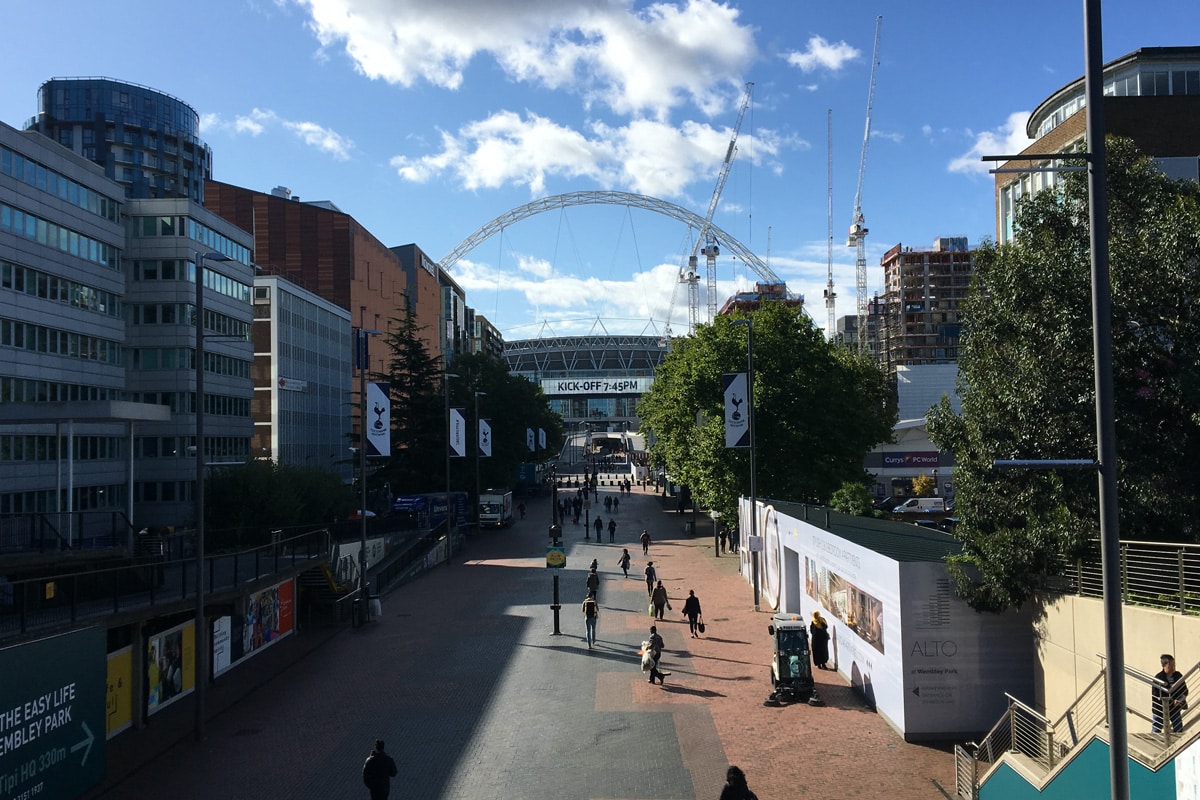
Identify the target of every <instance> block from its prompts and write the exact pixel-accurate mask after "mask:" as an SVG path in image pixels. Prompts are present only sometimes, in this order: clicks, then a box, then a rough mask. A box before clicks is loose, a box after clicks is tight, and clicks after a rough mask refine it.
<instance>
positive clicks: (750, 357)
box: [733, 318, 762, 611]
mask: <svg viewBox="0 0 1200 800" xmlns="http://www.w3.org/2000/svg"><path fill="white" fill-rule="evenodd" d="M733 324H734V325H745V326H746V427H747V428H748V429H749V431H750V541H751V542H757V540H758V484H757V482H756V481H757V477H756V474H755V452H754V322H753V321H752V320H750V319H749V318H747V319H735V320H734V321H733ZM753 547H754V545H751V554H752V555H753V560H751V562H750V569H751V572H752V574H753V576H754V610H755V611H758V580H759V578H758V571H759V561H760V560H761V559H762V550H761V549H759V550H754V549H753Z"/></svg>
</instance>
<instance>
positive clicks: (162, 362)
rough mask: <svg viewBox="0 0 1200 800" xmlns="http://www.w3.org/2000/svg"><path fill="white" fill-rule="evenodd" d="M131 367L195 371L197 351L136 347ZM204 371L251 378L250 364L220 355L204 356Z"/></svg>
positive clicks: (210, 354) (178, 348)
mask: <svg viewBox="0 0 1200 800" xmlns="http://www.w3.org/2000/svg"><path fill="white" fill-rule="evenodd" d="M130 352H131V354H132V355H131V359H130V367H131V369H135V370H155V369H195V367H196V351H195V350H194V349H192V348H190V347H134V348H132V349H131V350H130ZM204 371H205V372H211V373H212V374H214V375H228V376H230V377H233V378H247V379H248V378H249V377H250V362H249V361H245V360H243V359H240V358H232V357H231V356H226V355H222V354H220V353H209V352H205V354H204Z"/></svg>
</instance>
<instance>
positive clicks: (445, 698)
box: [92, 490, 953, 800]
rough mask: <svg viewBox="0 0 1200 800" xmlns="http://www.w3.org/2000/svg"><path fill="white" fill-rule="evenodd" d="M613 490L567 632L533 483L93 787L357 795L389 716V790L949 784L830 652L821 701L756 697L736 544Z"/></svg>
mask: <svg viewBox="0 0 1200 800" xmlns="http://www.w3.org/2000/svg"><path fill="white" fill-rule="evenodd" d="M621 498H622V499H621V508H620V511H619V513H617V514H616V517H617V519H618V522H619V527H618V531H617V544H615V545H610V544H607V543H604V544H597V543H596V542H595V540H594V539H593V540H590V541H584V540H583V528H582V524H581V525H580V527H578V528H575V527H574V526H572V525H571V524H570V522H569V521H568V524H567V526H566V528H567V530H566V542H567V544H568V568H567V569H564V570H561V571H558V572H559V578H560V588H561V596H562V603H563V609H562V617H561V626H560V627H561V631H562V635H560V636H554V635H552V631H553V624H552V617H551V612H550V610H549V608H548V606H549V605H550V602H551V583H552V577H553V573H552V571H550V570H547V569H546V568H545V558H544V556H545V545H546V542H547V539H546V536H545V531H546V526H547V524H548V522H549V507H550V504H549V501H548V499H547V498H539V499H535V500H533V501H531V502H528V506H529V514H528V518H527V519H526V520H524V521H520V522H518V523H517V524H516V525H515V527H514V528H513V529H512V530H509V531H501V532H494V533H485V534H480V535H475V536H473V537H472V538H471V539H470V543H469V546H468V549H467V551H466V552H465V553H464V554H462V556H461V557H459V558H456V559H455V563H454V564H453V565H452V566H448V567H440V568H438V569H436V570H435V571H433V572H432V573H430V574H428V575H426V576H425V577H423V578H421V579H420V580H418V581H416V582H414V583H411V584H408V585H406V586H403V587H401V588H400V589H398V590H397V591H395V592H393V593H391V594H390V595H388V596H387V597H386V598H385V599H384V615H383V618H382V619H381V620H379V621H377V622H374V623H372V624H370V625H368V626H366V627H364V628H361V629H356V630H352V629H350V628H348V627H341V628H321V629H312V630H308V631H304V632H302V633H300V634H299V635H297V636H294V637H289V638H288V639H284V640H282V641H281V642H280V643H279V644H277V645H275V646H273V647H271V648H269V649H268V650H267V651H266V652H265V653H263V654H262V655H261V656H258V657H256V658H254V659H252V660H251V661H250V662H249V663H248V664H246V665H245V666H241V667H238V668H236V669H235V670H233V671H231V672H230V673H228V674H226V675H225V676H222V678H221V679H220V681H219V683H218V685H217V686H216V687H214V688H213V689H212V690H211V691H210V693H209V700H210V708H211V710H212V713H213V716H212V718H211V719H210V720H209V722H208V726H207V732H208V736H207V739H206V740H205V742H204V743H202V744H197V743H195V742H194V740H193V739H192V737H191V736H190V730H191V725H192V712H191V708H190V707H188V704H187V703H180V704H177V705H178V707H172V708H169V709H167V710H165V711H164V712H162V713H161V714H159V715H156V716H155V717H154V718H152V720H151V724H150V725H149V727H148V728H147V729H146V730H144V731H140V732H130V733H126V734H123V735H122V736H121V737H118V739H116V740H114V741H113V742H110V743H109V776H108V780H107V782H106V784H105V785H104V786H103V787H100V788H99V789H98V790H97V791H96V792H94V793H93V794H92V796H93V797H104V798H140V797H171V798H179V800H186V798H220V800H237V798H255V799H256V800H258V799H260V798H289V799H291V798H294V799H295V800H304V799H305V798H313V799H314V800H318V799H319V800H331V798H362V797H365V796H366V791H365V789H364V788H363V787H362V785H361V783H360V780H359V774H358V773H359V769H360V766H361V763H362V760H363V758H364V757H365V756H366V753H367V750H368V749H369V747H370V744H371V742H372V740H374V739H375V738H376V737H377V736H379V737H382V738H384V739H386V740H387V742H388V749H389V751H390V752H391V753H392V754H393V755H394V756H395V757H396V759H397V762H398V763H399V764H400V765H401V776H400V779H399V781H398V782H397V783H396V784H394V786H393V791H392V797H394V798H429V799H430V800H433V799H435V798H446V799H447V800H450V799H451V798H454V800H494V799H495V798H506V797H519V798H546V799H547V800H549V799H551V798H553V799H554V800H558V799H559V798H562V799H563V800H573V799H574V798H578V799H579V800H623V799H629V800H633V799H635V798H636V799H638V800H686V799H687V798H697V799H698V800H707V799H708V798H712V800H715V798H716V797H717V796H718V795H719V794H720V790H721V785H722V783H723V781H724V772H725V768H726V766H728V765H729V764H731V763H732V764H738V765H739V766H741V767H742V768H743V769H744V770H745V771H746V774H747V776H748V777H749V781H750V785H751V788H753V789H754V790H755V792H756V793H757V794H758V796H759V797H760V798H762V800H781V799H782V798H813V800H827V799H828V800H834V799H835V798H836V799H838V800H840V799H841V798H888V800H918V798H919V799H921V800H925V799H926V798H929V799H930V800H939V799H940V798H942V797H943V796H944V794H943V792H941V791H940V790H939V784H940V786H944V787H947V788H949V787H952V785H953V783H952V779H953V764H952V760H951V756H950V755H949V752H948V749H947V748H937V747H926V746H920V745H911V744H906V743H905V742H904V741H903V740H902V739H901V738H900V736H899V735H898V734H897V733H896V732H895V731H893V730H892V729H891V728H890V727H889V726H888V724H887V723H886V722H885V721H884V720H883V719H882V718H880V717H879V716H878V715H876V714H874V713H873V712H871V711H869V710H868V709H866V708H865V706H864V705H863V703H862V702H861V701H860V700H859V699H858V697H857V696H856V695H855V694H854V693H853V692H852V691H851V690H850V689H849V688H848V686H847V683H846V681H845V680H844V679H843V678H842V677H841V676H840V675H838V674H835V673H832V672H820V671H818V673H817V681H818V683H819V688H820V694H821V697H822V698H823V699H824V700H825V703H826V705H825V706H824V707H811V706H807V705H797V706H790V707H789V706H785V707H782V708H770V707H765V706H763V704H762V701H763V699H764V698H765V697H766V695H767V694H768V692H769V691H770V685H769V677H768V676H769V668H768V664H769V662H770V639H769V637H768V636H767V631H766V628H767V625H768V623H769V618H770V614H769V613H768V612H767V611H766V610H763V611H762V612H757V613H756V612H755V611H753V609H752V606H751V596H750V589H749V587H748V585H747V583H746V582H745V581H744V580H743V579H742V577H741V576H740V575H738V573H737V560H736V559H735V558H732V557H725V558H714V557H713V547H712V540H711V536H699V537H696V538H694V539H693V538H688V537H686V536H685V535H684V531H683V521H684V520H685V519H690V517H679V516H677V515H676V514H675V513H674V511H673V508H672V509H666V508H665V507H664V506H663V504H662V502H661V501H660V500H659V499H658V498H657V497H655V496H654V495H653V494H645V493H643V492H641V491H638V490H635V491H634V492H633V494H632V496H630V495H622V496H621ZM601 514H602V516H604V521H605V522H606V523H607V521H608V515H606V514H604V513H603V511H602V510H601ZM642 528H647V529H648V530H649V531H650V533H651V535H652V537H653V538H654V540H655V541H654V543H653V544H652V545H651V548H650V556H649V558H650V559H651V560H653V561H654V562H655V565H656V567H657V568H658V574H659V578H660V579H661V580H663V582H664V585H665V586H667V588H668V590H669V592H670V595H671V598H672V599H671V604H672V605H673V606H674V609H675V610H674V612H669V613H668V617H667V619H666V620H665V621H664V622H663V623H660V625H659V629H660V632H661V633H662V634H663V637H664V639H665V640H666V653H665V655H664V668H665V669H667V670H670V671H671V673H672V675H671V676H670V677H668V678H667V682H666V686H664V687H659V686H651V685H650V684H649V683H647V681H646V678H645V676H644V675H643V673H642V672H641V671H640V668H639V665H638V656H637V652H636V651H637V649H638V647H639V645H640V643H641V641H642V640H643V639H644V638H646V635H647V631H648V628H649V625H650V624H651V622H652V620H651V619H650V618H649V617H648V616H647V613H646V604H647V599H646V586H645V581H644V580H643V579H642V568H643V567H644V565H645V560H646V559H645V558H644V557H643V556H642V554H641V547H640V545H638V544H637V542H636V539H637V536H638V534H639V533H640V531H641V529H642ZM701 533H702V534H708V533H709V530H708V528H707V527H706V524H705V521H704V518H703V517H701ZM606 538H607V533H606ZM622 546H625V547H628V548H629V551H630V553H631V555H632V556H633V567H632V569H631V570H630V572H631V576H630V578H628V579H624V578H622V576H621V571H620V569H619V567H618V566H617V563H616V562H617V558H618V556H619V555H620V552H621V547H622ZM593 558H596V559H597V560H598V561H599V562H600V572H601V574H602V583H601V588H600V605H601V616H600V620H599V631H598V641H597V647H596V649H595V650H591V651H589V650H588V649H587V646H586V644H585V642H584V640H583V618H582V614H581V613H580V610H579V603H580V602H581V601H582V599H583V596H584V591H585V587H584V578H585V573H586V568H587V565H588V563H589V562H590V561H591V560H592V559H593ZM688 589H695V591H696V595H697V596H698V597H699V598H700V600H701V603H702V605H703V608H704V619H705V621H706V623H707V625H708V630H707V632H706V634H705V635H704V636H703V637H702V638H699V639H693V638H691V637H690V636H689V634H688V627H687V622H686V620H684V618H683V617H682V616H681V614H680V610H681V609H682V607H683V600H684V598H685V597H686V596H687V591H688ZM280 670H282V672H279V671H280ZM277 672H278V673H279V674H275V673H277ZM272 675H274V677H272Z"/></svg>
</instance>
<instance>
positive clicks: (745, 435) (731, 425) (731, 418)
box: [721, 372, 750, 447]
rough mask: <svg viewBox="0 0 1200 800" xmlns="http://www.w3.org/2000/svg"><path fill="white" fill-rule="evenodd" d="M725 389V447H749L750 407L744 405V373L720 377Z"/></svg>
mask: <svg viewBox="0 0 1200 800" xmlns="http://www.w3.org/2000/svg"><path fill="white" fill-rule="evenodd" d="M721 385H722V386H723V387H724V389H725V446H726V447H749V446H750V421H749V418H748V415H749V413H750V407H749V406H747V405H746V395H747V392H746V388H747V384H746V373H744V372H727V373H725V374H724V375H722V376H721Z"/></svg>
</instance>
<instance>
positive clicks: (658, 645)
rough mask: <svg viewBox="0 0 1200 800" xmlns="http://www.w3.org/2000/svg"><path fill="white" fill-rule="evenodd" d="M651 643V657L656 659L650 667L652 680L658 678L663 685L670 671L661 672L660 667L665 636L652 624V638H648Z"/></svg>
mask: <svg viewBox="0 0 1200 800" xmlns="http://www.w3.org/2000/svg"><path fill="white" fill-rule="evenodd" d="M647 641H648V642H649V643H650V657H651V658H652V659H653V660H654V663H653V665H651V667H650V682H651V683H654V679H655V678H658V683H659V685H660V686H661V685H662V684H663V683H665V682H666V681H664V680H663V678H665V677H666V676H667V675H670V674H671V673H669V672H660V671H659V669H658V661H659V659H660V658H662V651H663V646H664V642H663V638H662V637H661V636H659V635H658V628H657V627H656V626H654V625H651V626H650V638H649V639H648V640H647Z"/></svg>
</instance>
